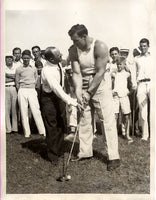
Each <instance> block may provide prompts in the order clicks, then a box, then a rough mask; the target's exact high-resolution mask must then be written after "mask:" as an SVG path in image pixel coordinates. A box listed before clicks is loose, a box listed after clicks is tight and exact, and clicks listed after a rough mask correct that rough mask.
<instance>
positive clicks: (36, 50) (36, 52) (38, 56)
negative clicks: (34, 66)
mask: <svg viewBox="0 0 156 200" xmlns="http://www.w3.org/2000/svg"><path fill="white" fill-rule="evenodd" d="M32 54H33V56H34V61H35V62H36V61H40V62H42V64H43V66H44V64H45V63H46V60H45V59H43V58H42V56H41V49H40V47H39V46H33V47H32Z"/></svg>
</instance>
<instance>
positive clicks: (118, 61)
mask: <svg viewBox="0 0 156 200" xmlns="http://www.w3.org/2000/svg"><path fill="white" fill-rule="evenodd" d="M124 61H126V58H125V57H124V56H120V57H118V58H117V61H116V63H117V64H120V63H122V62H124Z"/></svg>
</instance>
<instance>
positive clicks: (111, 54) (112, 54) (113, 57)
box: [110, 50, 119, 62]
mask: <svg viewBox="0 0 156 200" xmlns="http://www.w3.org/2000/svg"><path fill="white" fill-rule="evenodd" d="M110 57H111V58H112V60H113V62H116V60H117V58H118V57H119V53H118V51H116V50H114V51H112V52H111V53H110Z"/></svg>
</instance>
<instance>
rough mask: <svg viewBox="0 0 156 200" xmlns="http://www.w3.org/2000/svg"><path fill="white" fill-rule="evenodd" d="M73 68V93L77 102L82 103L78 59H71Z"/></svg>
mask: <svg viewBox="0 0 156 200" xmlns="http://www.w3.org/2000/svg"><path fill="white" fill-rule="evenodd" d="M71 64H72V69H73V76H72V79H73V85H74V89H75V95H76V98H77V100H78V103H80V104H82V75H81V71H80V65H79V63H78V61H73V62H72V63H71Z"/></svg>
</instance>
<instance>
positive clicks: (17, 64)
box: [13, 60, 23, 68]
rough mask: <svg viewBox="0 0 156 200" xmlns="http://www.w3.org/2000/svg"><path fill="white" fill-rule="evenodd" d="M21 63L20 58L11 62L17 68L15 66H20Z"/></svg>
mask: <svg viewBox="0 0 156 200" xmlns="http://www.w3.org/2000/svg"><path fill="white" fill-rule="evenodd" d="M22 64H23V62H22V60H19V61H15V60H14V62H13V65H14V66H15V67H16V68H17V67H20V66H21V65H22Z"/></svg>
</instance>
